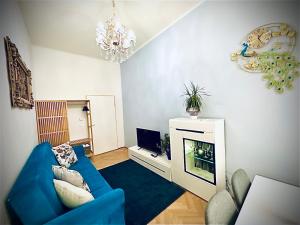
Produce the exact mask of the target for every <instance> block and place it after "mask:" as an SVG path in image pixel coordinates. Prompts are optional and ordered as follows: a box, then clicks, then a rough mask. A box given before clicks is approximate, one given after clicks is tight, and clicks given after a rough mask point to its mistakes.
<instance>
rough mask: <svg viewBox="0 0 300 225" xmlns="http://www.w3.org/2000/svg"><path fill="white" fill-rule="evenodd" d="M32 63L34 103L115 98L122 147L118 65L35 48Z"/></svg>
mask: <svg viewBox="0 0 300 225" xmlns="http://www.w3.org/2000/svg"><path fill="white" fill-rule="evenodd" d="M32 62H33V66H32V71H33V73H34V79H33V91H34V92H35V93H36V99H39V100H45V99H48V100H51V99H54V100H57V99H86V95H115V97H116V115H117V122H118V131H117V132H118V140H119V143H118V145H119V147H123V146H124V127H123V106H122V96H121V95H122V90H121V74H120V66H119V64H115V63H111V62H107V61H103V60H100V59H95V58H90V57H86V56H81V55H76V54H71V53H67V52H62V51H57V50H53V49H49V48H44V47H39V46H33V47H32ZM74 135H75V136H76V135H78V134H74ZM94 135H95V134H94Z"/></svg>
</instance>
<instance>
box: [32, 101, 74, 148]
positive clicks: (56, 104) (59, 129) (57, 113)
mask: <svg viewBox="0 0 300 225" xmlns="http://www.w3.org/2000/svg"><path fill="white" fill-rule="evenodd" d="M35 109H36V119H37V130H38V140H39V143H42V142H44V141H48V142H49V143H50V144H52V145H53V146H57V145H60V144H63V143H66V142H68V141H69V130H68V119H67V102H66V101H36V107H35Z"/></svg>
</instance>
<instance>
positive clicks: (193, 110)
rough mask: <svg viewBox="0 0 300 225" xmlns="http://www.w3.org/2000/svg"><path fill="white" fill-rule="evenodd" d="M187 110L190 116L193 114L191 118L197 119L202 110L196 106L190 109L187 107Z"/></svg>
mask: <svg viewBox="0 0 300 225" xmlns="http://www.w3.org/2000/svg"><path fill="white" fill-rule="evenodd" d="M186 112H187V113H188V114H190V116H191V119H195V120H196V119H197V118H198V115H199V113H200V110H199V109H196V108H189V109H187V110H186Z"/></svg>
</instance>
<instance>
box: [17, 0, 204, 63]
mask: <svg viewBox="0 0 300 225" xmlns="http://www.w3.org/2000/svg"><path fill="white" fill-rule="evenodd" d="M199 2H200V0H123V1H121V0H117V1H116V7H117V14H118V16H119V17H120V19H121V22H122V23H123V24H124V25H126V26H127V27H128V28H131V29H132V30H133V31H134V32H135V34H136V36H137V44H136V48H135V49H136V50H137V49H139V48H140V47H142V46H143V45H145V43H147V42H149V40H151V39H152V38H153V37H155V36H156V35H157V34H158V33H160V32H161V31H162V30H164V29H165V28H166V27H168V26H169V25H170V24H172V23H173V22H174V21H176V20H177V19H178V18H179V17H180V16H182V15H183V14H185V13H186V12H188V11H189V10H191V9H192V8H194V7H195V6H196V5H197V4H198V3H199ZM19 4H20V7H21V11H22V13H23V16H24V20H25V24H26V26H27V29H28V32H29V35H30V37H31V41H32V43H33V44H35V45H40V46H44V47H48V48H53V49H58V50H62V51H67V52H72V53H75V54H81V55H86V56H91V57H97V58H99V57H100V54H99V49H98V47H97V45H96V42H95V28H96V25H97V23H98V22H99V21H103V22H104V21H105V20H106V19H108V17H110V16H111V13H112V3H111V1H110V0H19Z"/></svg>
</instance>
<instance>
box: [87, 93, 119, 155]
mask: <svg viewBox="0 0 300 225" xmlns="http://www.w3.org/2000/svg"><path fill="white" fill-rule="evenodd" d="M87 99H89V100H90V102H91V115H92V124H93V138H94V154H96V155H97V154H101V153H104V152H108V151H110V150H114V149H117V148H118V137H117V119H116V106H115V96H112V95H108V96H107V95H88V96H87Z"/></svg>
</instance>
